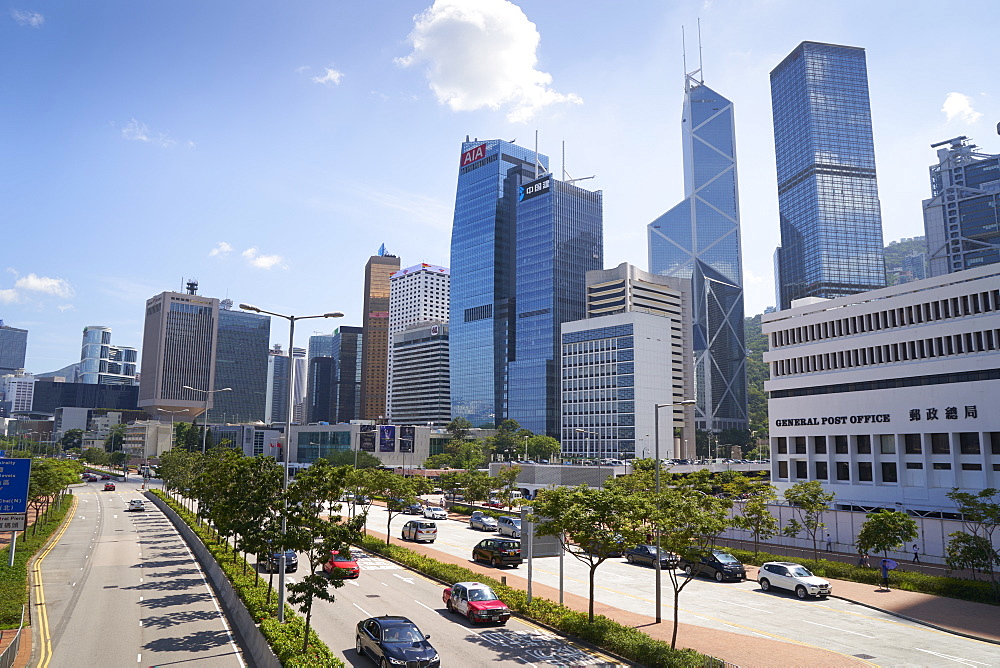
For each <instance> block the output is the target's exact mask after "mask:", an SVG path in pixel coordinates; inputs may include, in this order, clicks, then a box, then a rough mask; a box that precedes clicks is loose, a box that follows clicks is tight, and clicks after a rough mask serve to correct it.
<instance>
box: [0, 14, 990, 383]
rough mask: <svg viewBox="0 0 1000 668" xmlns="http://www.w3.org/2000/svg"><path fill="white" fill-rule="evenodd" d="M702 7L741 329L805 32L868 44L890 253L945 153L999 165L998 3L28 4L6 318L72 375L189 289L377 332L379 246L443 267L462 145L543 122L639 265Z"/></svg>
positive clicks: (663, 195)
mask: <svg viewBox="0 0 1000 668" xmlns="http://www.w3.org/2000/svg"><path fill="white" fill-rule="evenodd" d="M699 17H700V18H701V26H702V28H701V29H702V42H703V47H704V51H703V58H704V77H705V83H706V84H708V85H709V86H711V87H712V88H713V89H715V90H717V91H718V92H720V93H722V94H723V95H725V96H727V97H728V98H729V99H731V100H732V101H733V102H734V104H735V109H736V123H737V126H736V139H737V151H738V153H737V160H738V169H739V187H740V207H741V214H742V225H743V256H744V271H745V286H746V294H747V299H746V301H747V314H748V315H750V314H754V313H759V312H761V311H762V310H763V309H764V307H766V306H768V305H771V304H772V303H773V302H774V298H773V292H774V290H773V279H772V269H771V255H772V253H773V250H774V247H775V245H776V244H777V243H778V239H779V234H778V224H777V220H778V216H777V194H776V186H775V174H774V148H773V136H772V131H771V115H770V114H771V112H770V89H769V85H768V73H769V72H770V70H771V69H772V68H773V67H774V66H775V65H776V64H777V63H778V62H780V60H781V59H782V58H783V57H784V56H785V55H787V53H788V52H789V51H791V50H792V49H793V48H794V47H795V46H796V45H797V44H798V43H799V42H801V41H803V40H813V41H823V42H832V43H838V44H847V45H852V46H861V47H864V48H865V49H866V50H867V55H868V70H869V82H870V88H871V97H872V113H873V124H874V133H875V142H876V159H877V161H878V178H879V190H880V196H881V201H882V216H883V228H884V235H885V239H886V241H887V242H888V241H890V240H894V239H899V238H901V237H910V236H916V235H920V234H923V223H922V218H921V208H920V201H921V199H923V198H925V197H927V196H928V194H929V186H928V180H927V167H928V165H930V164H931V162H932V161H934V151H933V150H932V149H931V148H930V147H929V145H930V144H931V143H933V142H937V141H940V140H943V139H948V138H950V137H954V136H956V135H963V134H964V135H968V136H970V137H971V138H972V139H973V140H974V141H976V142H977V143H978V144H979V145H980V147H981V148H982V149H983V150H985V151H987V152H992V153H1000V137H998V136H997V134H996V124H997V122H998V121H1000V99H998V96H1000V91H998V90H997V82H998V78H997V74H996V67H997V63H1000V41H998V40H995V39H992V38H990V37H988V34H989V30H990V29H991V27H993V26H996V25H998V24H1000V3H997V2H996V1H995V0H970V1H968V2H963V3H948V2H940V1H938V2H926V1H919V2H906V3H903V2H890V1H885V2H870V1H869V2H856V1H845V2H830V1H827V2H811V1H804V0H757V1H754V0H709V1H704V2H693V1H692V2H687V1H683V0H678V1H675V2H662V1H652V0H635V1H634V2H630V3H609V2H606V1H602V2H598V1H592V0H584V1H577V2H568V1H562V0H546V1H544V2H543V1H541V0H520V1H518V2H516V3H511V2H506V1H505V0H449V1H447V2H445V1H441V0H439V1H438V2H433V0H419V1H413V0H393V1H391V2H346V1H340V0H337V1H330V0H327V1H322V2H321V1H317V0H297V1H293V2H281V3H278V2H273V1H272V0H268V1H262V0H240V1H239V2H233V1H222V0H218V1H214V2H193V1H188V0H173V1H171V2H164V1H162V0H161V1H148V2H134V1H124V0H104V1H102V2H79V1H78V0H63V1H56V0H46V1H41V0H13V4H8V5H7V7H6V8H5V9H3V8H0V63H2V64H0V68H2V69H0V82H2V91H3V93H2V95H0V221H2V228H0V229H2V237H0V239H2V242H0V243H2V246H0V248H2V249H3V250H2V257H0V260H2V263H0V268H2V269H3V271H0V319H2V320H4V321H5V323H6V324H8V325H12V326H15V327H22V328H26V329H28V330H29V331H30V333H29V335H28V360H27V368H28V370H29V371H33V372H36V373H40V372H45V371H51V370H54V369H57V368H59V367H62V366H65V365H67V364H70V363H72V362H75V361H78V360H79V345H80V336H81V332H82V329H83V327H84V326H86V325H105V326H110V327H112V329H113V332H114V333H113V336H114V342H115V343H117V344H120V345H133V346H136V347H138V346H139V345H140V344H141V334H142V317H143V309H144V304H145V300H146V299H147V298H149V297H151V296H153V295H154V294H157V293H159V292H162V291H164V290H180V289H181V287H182V282H183V279H185V278H187V277H195V278H197V279H198V280H199V281H200V283H201V294H205V295H209V296H214V297H220V298H222V297H226V296H229V297H230V298H231V299H233V300H234V301H235V302H236V303H239V302H249V303H253V304H256V305H258V306H260V307H261V308H264V309H267V310H272V311H277V312H282V313H290V314H296V315H307V314H315V313H323V312H325V311H330V310H341V311H343V312H344V313H345V314H346V317H345V318H344V319H343V320H342V321H341V322H342V324H345V325H360V324H361V305H362V291H363V279H362V276H363V268H364V264H365V262H366V260H367V258H368V256H370V255H372V254H374V253H375V252H376V251H377V249H378V247H379V245H380V244H383V243H384V244H385V245H386V248H387V249H388V250H389V251H390V252H392V253H394V254H396V255H399V256H400V257H401V260H402V263H403V266H408V265H410V264H416V263H418V262H430V263H434V264H442V265H445V266H447V265H448V264H449V257H448V255H449V251H448V249H449V240H450V229H451V218H452V208H453V204H454V194H455V183H456V177H457V171H458V160H459V153H460V143H461V142H462V140H464V138H465V136H466V135H471V136H472V137H479V138H494V137H496V138H502V139H514V138H516V139H517V140H518V143H519V144H522V145H525V146H529V147H530V146H532V145H533V143H534V133H535V131H536V130H538V132H539V135H540V144H539V149H540V151H541V152H542V153H545V154H547V155H549V156H550V158H551V165H552V166H553V168H554V171H555V172H556V173H557V175H558V174H560V170H561V168H562V160H561V142H563V141H565V142H566V167H567V170H568V172H569V173H570V175H571V176H574V177H580V176H589V175H591V174H594V175H596V177H597V178H595V179H592V180H589V181H584V182H582V183H581V184H580V185H583V186H587V187H590V188H594V189H601V190H603V192H604V207H605V208H604V225H605V251H604V255H605V264H606V265H607V266H609V267H610V266H614V265H617V264H618V263H620V262H622V261H628V262H631V263H633V264H635V265H637V266H639V267H641V268H644V269H645V268H647V256H646V224H647V223H649V222H650V221H651V220H653V219H654V218H656V217H657V216H659V215H660V214H661V213H663V212H664V211H666V210H667V209H669V208H670V207H672V206H673V205H674V204H676V203H677V201H678V200H679V199H680V198H682V197H683V183H682V173H681V155H680V137H681V133H680V112H681V103H682V95H683V67H682V62H681V26H682V25H683V26H686V27H687V44H688V63H689V69H694V65H693V63H694V62H696V58H697V39H696V37H695V35H696V31H697V28H696V21H697V19H698V18H699ZM984 30H985V31H986V32H984ZM318 326H319V327H322V326H323V325H322V324H320V325H318ZM285 330H286V328H285V325H284V321H281V322H280V323H279V322H276V323H274V324H273V325H272V340H274V341H276V342H284V341H285V340H286V338H287V334H286V331H285ZM310 331H311V328H310V327H309V326H304V327H300V328H299V332H298V340H297V343H304V342H305V338H306V337H307V336H308V334H309V332H310Z"/></svg>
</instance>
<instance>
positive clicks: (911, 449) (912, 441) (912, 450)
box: [903, 434, 921, 455]
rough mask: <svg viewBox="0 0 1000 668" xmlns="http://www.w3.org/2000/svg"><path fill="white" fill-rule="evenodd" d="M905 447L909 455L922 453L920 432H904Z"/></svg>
mask: <svg viewBox="0 0 1000 668" xmlns="http://www.w3.org/2000/svg"><path fill="white" fill-rule="evenodd" d="M903 448H904V452H905V453H906V454H908V455H919V454H920V453H921V447H920V434H903Z"/></svg>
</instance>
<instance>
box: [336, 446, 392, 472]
mask: <svg viewBox="0 0 1000 668" xmlns="http://www.w3.org/2000/svg"><path fill="white" fill-rule="evenodd" d="M325 459H326V461H327V462H329V463H330V465H331V466H356V468H359V469H371V468H378V467H379V466H382V460H381V459H379V458H378V457H376V456H375V455H373V454H372V453H370V452H365V451H364V450H361V451H357V450H335V451H333V452H331V453H329V454H327V455H326V456H325ZM355 461H356V462H357V464H355Z"/></svg>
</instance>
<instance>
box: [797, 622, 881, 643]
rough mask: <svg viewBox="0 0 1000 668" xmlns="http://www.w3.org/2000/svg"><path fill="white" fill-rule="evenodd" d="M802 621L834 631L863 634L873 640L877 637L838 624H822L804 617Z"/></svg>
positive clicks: (863, 636)
mask: <svg viewBox="0 0 1000 668" xmlns="http://www.w3.org/2000/svg"><path fill="white" fill-rule="evenodd" d="M802 621H803V622H805V623H806V624H812V625H813V626H822V627H823V628H827V629H833V630H834V631H840V632H841V633H853V634H854V635H856V636H861V637H862V638H871V639H873V640H874V639H875V636H870V635H865V634H864V633H858V632H857V631H848V630H847V629H840V628H837V627H836V626H828V625H826V624H820V623H819V622H810V621H809V620H808V619H803V620H802Z"/></svg>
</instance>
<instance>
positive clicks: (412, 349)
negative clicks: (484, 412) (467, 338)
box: [389, 323, 451, 427]
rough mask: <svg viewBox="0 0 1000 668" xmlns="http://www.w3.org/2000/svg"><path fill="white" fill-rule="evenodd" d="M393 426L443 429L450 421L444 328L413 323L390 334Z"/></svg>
mask: <svg viewBox="0 0 1000 668" xmlns="http://www.w3.org/2000/svg"><path fill="white" fill-rule="evenodd" d="M392 345H393V348H392V359H393V366H394V374H395V375H394V378H395V380H394V382H393V385H392V395H391V396H390V398H389V399H390V405H391V406H392V409H393V412H392V419H393V422H395V423H396V424H414V425H415V424H419V425H428V424H429V425H433V426H435V427H444V426H446V425H447V424H448V423H449V422H451V391H450V385H451V378H450V375H449V362H448V360H449V351H448V325H447V324H439V323H416V324H413V325H410V326H409V327H407V328H406V329H404V330H403V331H401V332H396V333H394V334H393V335H392Z"/></svg>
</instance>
